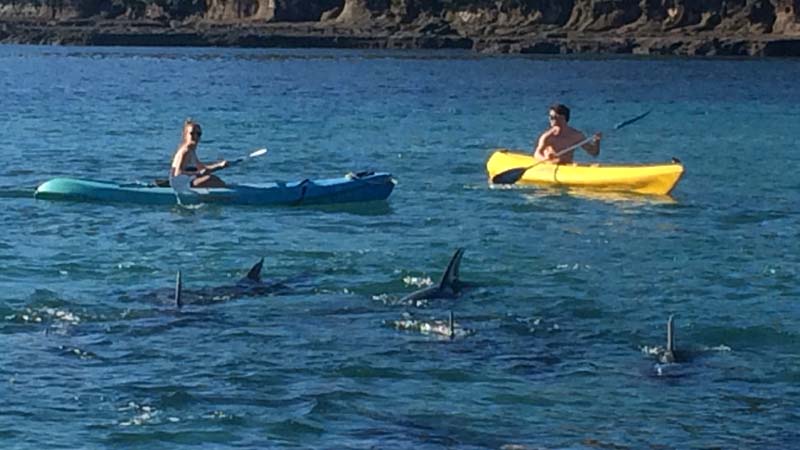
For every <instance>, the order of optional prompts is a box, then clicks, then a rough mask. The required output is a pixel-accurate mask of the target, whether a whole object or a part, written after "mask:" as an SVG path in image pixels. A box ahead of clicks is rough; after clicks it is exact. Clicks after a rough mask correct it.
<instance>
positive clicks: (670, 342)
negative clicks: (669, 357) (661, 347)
mask: <svg viewBox="0 0 800 450" xmlns="http://www.w3.org/2000/svg"><path fill="white" fill-rule="evenodd" d="M667 351H668V352H671V353H674V352H675V322H674V320H673V315H672V314H670V316H669V319H668V320H667Z"/></svg>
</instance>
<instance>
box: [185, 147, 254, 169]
mask: <svg viewBox="0 0 800 450" xmlns="http://www.w3.org/2000/svg"><path fill="white" fill-rule="evenodd" d="M266 153H267V149H266V148H260V149H258V150H256V151H254V152H251V153H250V154H249V155H247V156H241V157H239V158H236V159H234V160H231V161H228V165H227V166H225V167H220V168H218V169H212V170H203V171H201V172H200V173H199V174H198V175H207V174H209V173H211V172H216V171H217V170H221V169H224V168H227V167H230V166H234V165H236V164H239V163H241V162H244V161H247V160H249V159H253V158H256V157H258V156H261V155H264V154H266Z"/></svg>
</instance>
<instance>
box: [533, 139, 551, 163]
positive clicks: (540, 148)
mask: <svg viewBox="0 0 800 450" xmlns="http://www.w3.org/2000/svg"><path fill="white" fill-rule="evenodd" d="M547 137H548V133H546V132H545V133H542V135H541V136H539V142H538V143H537V144H536V149H535V150H534V151H533V157H534V158H536V159H538V160H540V161H544V160H547V159H550V158H549V156H550V155H545V152H544V149H546V148H547Z"/></svg>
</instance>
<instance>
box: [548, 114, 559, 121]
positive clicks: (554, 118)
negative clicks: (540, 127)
mask: <svg viewBox="0 0 800 450" xmlns="http://www.w3.org/2000/svg"><path fill="white" fill-rule="evenodd" d="M547 118H548V119H550V120H556V118H558V115H557V114H548V115H547Z"/></svg>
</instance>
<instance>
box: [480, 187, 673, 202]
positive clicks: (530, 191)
mask: <svg viewBox="0 0 800 450" xmlns="http://www.w3.org/2000/svg"><path fill="white" fill-rule="evenodd" d="M489 189H490V190H493V191H506V192H508V193H519V194H522V195H523V197H525V198H527V199H532V200H536V199H551V198H559V197H573V198H578V199H583V200H593V201H600V202H605V203H611V204H624V205H630V206H653V205H677V204H678V203H679V202H678V201H677V200H676V199H675V198H674V197H672V196H671V195H646V194H636V193H630V192H619V191H603V190H596V189H582V188H574V187H566V186H565V187H553V186H517V185H489Z"/></svg>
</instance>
